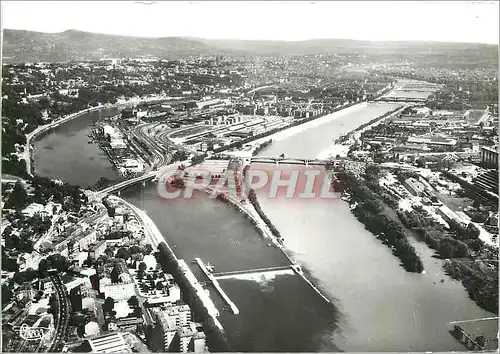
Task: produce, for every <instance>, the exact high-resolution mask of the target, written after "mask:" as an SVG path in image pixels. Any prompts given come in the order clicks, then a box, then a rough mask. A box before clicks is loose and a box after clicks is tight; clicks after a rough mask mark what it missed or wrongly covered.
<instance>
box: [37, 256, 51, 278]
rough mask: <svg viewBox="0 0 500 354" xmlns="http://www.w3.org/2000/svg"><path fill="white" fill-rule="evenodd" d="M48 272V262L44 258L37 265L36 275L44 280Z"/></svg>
mask: <svg viewBox="0 0 500 354" xmlns="http://www.w3.org/2000/svg"><path fill="white" fill-rule="evenodd" d="M48 270H49V262H48V261H47V260H46V259H45V258H44V259H42V260H41V261H40V263H38V273H40V278H46V277H47V276H48V275H49V274H48Z"/></svg>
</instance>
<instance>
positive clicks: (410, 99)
mask: <svg viewBox="0 0 500 354" xmlns="http://www.w3.org/2000/svg"><path fill="white" fill-rule="evenodd" d="M426 101H427V99H426V98H414V97H380V98H377V99H375V102H408V103H424V102H426Z"/></svg>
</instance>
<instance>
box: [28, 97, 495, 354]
mask: <svg viewBox="0 0 500 354" xmlns="http://www.w3.org/2000/svg"><path fill="white" fill-rule="evenodd" d="M395 107H396V106H395V105H391V104H387V105H384V104H363V105H362V106H360V107H358V108H356V109H354V110H351V111H350V112H349V113H348V114H345V115H342V116H340V117H339V118H337V119H336V120H331V121H329V122H326V123H324V124H322V125H319V126H316V127H312V128H310V129H308V130H306V131H303V132H299V133H297V134H294V135H292V136H288V137H285V138H283V139H280V140H279V141H277V142H275V143H274V144H273V145H271V146H270V147H269V148H267V149H266V150H264V151H262V152H261V155H263V156H277V155H279V154H281V153H285V154H286V155H287V156H293V157H317V156H324V155H325V149H328V147H329V146H330V145H331V144H332V142H333V139H334V138H336V137H338V136H339V135H340V134H343V133H345V132H347V131H350V130H352V129H354V128H356V127H357V126H359V125H360V124H362V123H365V122H368V121H370V120H371V119H373V118H375V117H377V116H380V115H381V114H383V113H385V112H387V111H390V110H392V109H394V108H395ZM95 114H96V113H94V115H92V114H89V115H88V116H87V117H80V118H77V119H76V120H74V121H71V122H69V123H66V124H65V125H63V126H62V127H61V128H59V129H57V130H55V131H54V132H52V133H50V134H48V135H46V136H44V137H42V138H41V139H40V140H39V141H38V142H37V143H36V146H37V151H36V154H35V167H36V170H37V172H38V173H40V174H42V175H45V176H49V177H52V178H59V179H63V180H65V181H68V182H70V183H74V184H79V185H81V186H87V185H91V184H93V183H95V181H97V180H98V179H99V178H100V177H102V176H105V177H107V178H110V179H111V178H113V175H114V174H115V172H114V171H113V170H112V168H111V164H109V162H108V163H106V157H105V156H102V155H101V154H102V152H100V151H99V149H98V147H97V146H95V145H91V144H87V140H86V139H83V137H86V135H87V134H88V131H89V130H90V125H91V124H92V121H93V119H94V118H95ZM75 137H79V138H78V140H79V141H80V142H79V143H76V140H77V139H76V138H75ZM71 156H74V157H73V158H72V157H71ZM75 158H76V159H80V161H81V163H80V162H79V161H77V162H75V161H74V160H73V159H75ZM68 166H70V167H68ZM252 168H261V167H260V166H259V165H254V166H252ZM266 168H269V165H268V166H267V167H266ZM273 168H278V167H275V166H273ZM279 168H283V167H279ZM285 168H287V167H286V166H285ZM121 196H122V197H124V198H125V199H127V200H128V201H130V202H131V203H133V204H135V205H137V206H138V207H140V208H141V209H145V210H146V211H147V213H148V215H149V216H150V217H151V219H152V220H153V221H154V222H155V223H156V224H157V226H158V228H159V229H160V231H161V232H162V233H163V236H164V237H165V238H166V240H167V241H168V242H169V244H170V245H171V246H172V247H174V251H175V252H176V254H177V255H178V256H179V257H181V258H184V259H185V260H186V262H188V263H189V264H191V260H192V259H193V258H194V257H200V258H202V259H203V260H204V261H205V262H210V263H211V264H213V265H214V266H215V269H216V271H224V270H241V269H250V268H252V267H255V268H261V267H264V266H274V265H282V264H286V263H284V262H285V258H284V257H283V256H282V254H281V253H280V252H279V251H278V250H277V249H276V248H274V247H268V246H267V243H268V242H267V241H266V240H264V239H262V238H261V236H259V235H258V234H257V232H256V231H255V230H254V229H253V227H252V225H251V224H250V222H249V221H247V220H246V219H244V218H243V217H242V216H241V215H240V214H239V213H238V212H236V211H235V210H234V209H233V208H232V207H231V206H229V205H226V204H223V203H220V202H218V201H216V200H212V199H209V198H208V197H206V196H204V195H197V196H196V197H195V198H194V199H192V200H186V201H179V202H170V203H167V202H165V201H164V200H162V199H161V198H160V197H159V196H158V194H157V191H156V186H155V184H154V183H148V184H146V185H145V186H142V185H137V186H133V187H130V188H128V189H127V190H125V191H122V193H121ZM259 201H260V203H261V205H262V207H263V209H264V211H265V212H266V213H267V215H268V216H269V217H270V218H271V220H272V221H273V223H274V224H275V225H276V226H277V228H278V229H279V230H280V232H281V234H282V235H283V237H284V239H285V246H286V248H287V249H288V250H290V252H292V253H293V254H294V256H295V258H296V259H297V260H298V261H299V262H300V263H301V264H302V265H303V266H304V267H305V268H306V269H307V271H308V273H310V274H311V276H312V278H313V279H314V283H315V284H317V285H318V287H319V288H320V289H321V290H322V291H323V292H324V294H325V295H326V296H327V297H328V298H329V299H331V300H332V302H333V305H331V304H328V303H326V302H325V301H324V300H323V299H321V298H320V297H319V296H318V295H317V294H316V293H315V292H314V291H313V290H312V289H311V288H310V287H309V285H307V284H306V283H305V282H304V281H303V280H302V279H301V278H300V277H298V276H296V275H280V276H276V277H274V278H267V279H266V278H262V277H259V278H256V279H245V280H240V279H230V280H223V281H221V285H222V287H223V288H224V289H225V291H226V292H227V294H228V295H229V297H230V298H231V299H232V301H233V302H234V303H235V304H236V305H237V306H238V308H239V310H240V314H239V315H236V316H235V315H232V314H230V313H229V312H226V311H223V310H222V308H223V304H222V302H221V300H220V298H218V296H217V294H216V293H214V292H213V291H211V296H212V298H213V299H214V301H215V302H216V304H217V305H218V306H219V305H220V306H219V308H220V311H221V322H222V324H223V325H224V327H225V328H226V331H227V335H228V338H229V341H230V345H231V348H232V350H233V351H335V350H343V351H451V350H463V349H464V348H463V347H462V346H461V345H460V344H459V343H458V342H457V341H455V339H453V337H452V336H451V335H450V334H449V333H448V332H447V328H446V324H447V323H448V322H450V321H454V320H466V319H474V318H480V317H490V316H493V315H492V314H491V313H488V312H486V311H483V310H481V309H480V308H479V307H477V306H476V305H475V303H474V302H472V301H471V300H470V299H469V298H468V296H467V293H466V292H465V290H464V289H463V287H462V286H461V284H459V283H458V282H456V281H453V280H451V279H450V278H449V277H447V276H446V275H445V274H444V273H443V270H442V265H441V264H442V261H440V260H438V259H436V258H433V254H434V253H433V251H432V250H430V249H429V248H428V247H427V246H426V245H424V244H422V243H419V242H417V241H413V242H414V245H415V247H416V248H417V251H418V252H419V254H420V256H421V258H422V260H423V262H424V267H425V269H426V274H411V273H408V272H406V271H405V270H404V269H403V268H402V267H400V265H399V262H398V259H397V258H396V257H394V256H393V255H392V254H391V252H390V249H389V248H387V247H386V246H384V245H382V244H381V243H380V242H379V241H378V240H377V239H376V238H375V237H374V236H373V235H372V234H370V233H369V232H368V231H366V230H365V229H364V227H363V225H362V224H360V223H359V222H358V221H357V220H356V219H355V218H354V216H353V215H352V214H351V213H350V211H349V208H348V205H347V203H345V202H342V201H340V200H330V201H326V202H325V201H317V202H316V201H308V202H307V203H301V202H293V203H290V202H288V201H286V200H284V199H270V198H267V197H266V196H265V195H262V194H261V195H260V196H259ZM192 268H193V270H195V272H196V275H197V276H201V274H200V272H199V271H198V270H197V269H196V267H195V265H192ZM441 279H444V282H443V283H441V282H440V280H441ZM210 290H211V289H210ZM490 325H491V324H490Z"/></svg>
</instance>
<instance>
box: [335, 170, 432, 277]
mask: <svg viewBox="0 0 500 354" xmlns="http://www.w3.org/2000/svg"><path fill="white" fill-rule="evenodd" d="M379 173H380V168H379V167H378V166H376V165H369V166H367V167H366V171H365V180H362V179H360V178H358V177H356V176H354V175H353V174H351V173H339V174H338V175H337V176H338V178H339V180H340V181H341V182H342V183H343V185H344V188H345V190H346V191H348V192H349V194H350V195H351V203H356V205H357V206H356V208H355V209H354V212H353V213H354V215H355V216H356V218H357V219H358V220H359V221H361V222H362V223H363V224H364V225H365V227H366V229H367V230H369V231H370V232H372V233H373V234H375V235H377V236H378V238H379V239H380V240H382V242H383V243H384V244H386V245H388V246H391V248H392V252H393V254H394V255H396V256H397V257H398V258H399V259H400V260H401V263H402V265H403V267H404V268H405V269H406V270H407V271H409V272H415V273H421V272H422V271H423V269H424V266H423V263H422V260H421V259H420V257H419V256H418V255H417V253H416V251H415V248H414V247H413V246H412V245H411V244H410V243H409V241H408V240H407V238H406V234H405V229H404V227H403V225H402V224H401V222H400V221H399V220H397V219H396V220H394V219H393V218H391V217H390V216H388V215H387V214H386V212H385V210H384V209H385V206H384V203H383V199H382V197H381V196H380V195H381V193H377V191H378V190H379V189H380V187H379V186H378V183H377V181H378V178H379Z"/></svg>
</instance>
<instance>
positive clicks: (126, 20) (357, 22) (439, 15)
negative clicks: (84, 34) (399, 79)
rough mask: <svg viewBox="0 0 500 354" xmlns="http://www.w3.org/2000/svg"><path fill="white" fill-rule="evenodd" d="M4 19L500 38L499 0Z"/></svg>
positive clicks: (60, 7) (296, 35)
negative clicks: (488, 0)
mask: <svg viewBox="0 0 500 354" xmlns="http://www.w3.org/2000/svg"><path fill="white" fill-rule="evenodd" d="M148 4H149V5H148ZM2 25H3V28H9V29H24V30H32V31H40V32H50V33H54V32H62V31H65V30H68V29H76V30H81V31H89V32H96V33H106V34H118V35H129V36H140V37H177V36H179V37H180V36H182V37H203V38H226V39H269V40H306V39H315V38H318V39H320V38H345V39H359V40H373V41H385V40H423V41H445V42H478V43H491V44H498V36H499V3H498V2H497V1H494V2H491V1H490V2H486V1H482V2H481V1H477V2H472V1H471V2H466V1H456V2H455V1H443V2H431V1H426V2H424V1H418V2H417V1H415V2H409V1H402V2H393V1H387V2H383V1H369V2H362V1H349V2H342V1H332V2H327V1H317V2H314V1H309V2H302V1H266V2H256V1H234V2H229V1H221V2H215V1H213V2H212V1H199V2H196V1H193V2H188V1H180V2H174V1H165V2H161V1H156V2H153V1H148V0H144V1H123V2H122V1H117V2H106V1H102V2H101V1H95V2H85V1H57V2H49V1H47V2H44V1H34V2H29V1H2Z"/></svg>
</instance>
